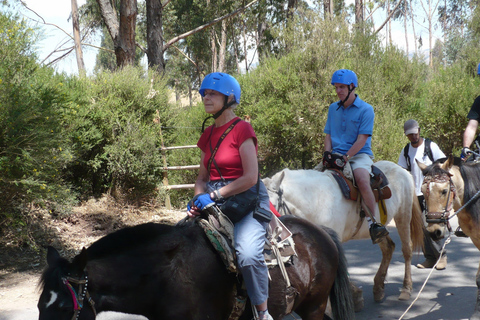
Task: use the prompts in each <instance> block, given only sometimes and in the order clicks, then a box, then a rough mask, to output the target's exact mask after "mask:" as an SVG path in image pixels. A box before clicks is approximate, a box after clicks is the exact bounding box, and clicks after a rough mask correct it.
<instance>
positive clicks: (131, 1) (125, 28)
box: [114, 0, 137, 67]
mask: <svg viewBox="0 0 480 320" xmlns="http://www.w3.org/2000/svg"><path fill="white" fill-rule="evenodd" d="M136 23H137V0H121V1H120V29H119V32H118V39H117V41H115V42H114V43H115V56H116V57H117V66H119V67H124V66H126V65H132V66H133V65H134V63H135V27H136Z"/></svg>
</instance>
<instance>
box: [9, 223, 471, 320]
mask: <svg viewBox="0 0 480 320" xmlns="http://www.w3.org/2000/svg"><path fill="white" fill-rule="evenodd" d="M456 226H457V224H456V221H452V227H453V228H454V229H455V228H456ZM389 230H390V232H391V237H392V239H393V241H394V242H395V243H396V244H397V247H396V249H395V252H394V255H393V259H392V263H391V265H390V268H389V272H388V275H387V284H386V287H385V294H386V298H385V301H384V302H382V303H376V302H374V301H373V293H372V287H373V277H374V275H375V273H376V271H377V269H378V265H379V263H380V259H381V252H380V249H379V248H378V246H374V245H372V244H371V242H370V240H356V241H350V242H347V243H345V244H344V248H345V252H346V255H347V260H348V261H349V266H350V269H349V270H350V276H351V278H352V280H353V281H355V283H356V284H357V285H359V286H362V288H363V296H364V299H365V308H364V309H363V310H362V311H361V312H359V313H357V314H356V319H357V320H374V319H387V320H396V319H399V318H400V317H401V316H402V314H403V313H404V312H405V311H406V310H407V308H408V307H409V306H410V304H411V303H412V301H413V300H414V299H415V298H416V296H417V294H418V292H419V290H420V288H421V287H422V285H423V283H424V281H425V280H426V279H427V277H428V275H429V273H430V269H417V268H416V267H412V277H413V282H414V284H413V285H414V291H413V295H412V299H411V300H410V301H399V300H397V297H398V295H399V292H400V291H399V290H400V288H401V286H402V281H403V273H404V263H403V257H402V253H401V248H400V239H399V237H398V233H397V231H396V229H395V227H389ZM447 250H448V266H447V269H446V270H442V271H438V270H435V271H433V273H432V274H431V276H430V279H429V281H428V282H427V284H426V286H425V288H424V290H423V292H422V293H421V295H420V297H419V298H418V300H417V301H416V303H415V304H414V305H413V307H412V308H411V309H410V311H409V312H408V313H407V314H406V315H405V316H404V317H403V319H410V320H464V319H469V317H470V316H471V314H472V313H473V308H474V304H475V300H476V286H475V274H476V271H477V268H478V263H479V260H480V252H479V251H478V250H477V249H476V248H475V246H474V245H473V244H472V243H471V241H470V240H469V239H466V238H457V237H455V236H453V237H452V241H451V242H450V244H448V245H447ZM422 261H423V255H422V254H418V255H416V256H415V257H414V261H413V264H414V265H416V264H417V263H419V262H422ZM36 303H37V301H36V300H35V301H34V299H30V300H29V301H28V305H30V304H31V307H28V308H25V307H22V308H18V310H14V311H10V312H2V313H0V320H35V319H38V312H37V310H36ZM0 309H1V308H0ZM97 319H99V320H127V319H128V320H144V319H146V318H144V317H139V316H132V315H123V314H118V313H113V312H105V313H102V314H100V315H99V317H98V318H97ZM287 319H288V320H292V319H299V317H298V316H297V317H296V318H293V317H288V318H285V319H284V320H287Z"/></svg>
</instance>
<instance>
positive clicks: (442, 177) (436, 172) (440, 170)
mask: <svg viewBox="0 0 480 320" xmlns="http://www.w3.org/2000/svg"><path fill="white" fill-rule="evenodd" d="M417 164H418V166H419V167H420V169H421V170H422V172H423V175H424V180H423V184H422V193H423V196H424V197H425V211H426V212H425V218H426V221H427V231H428V232H429V233H430V235H431V236H432V239H434V240H438V239H442V238H443V237H444V236H445V229H446V228H448V229H450V223H449V221H448V219H449V217H450V215H452V214H453V212H454V209H453V204H454V201H455V197H456V188H455V184H454V183H453V181H452V176H453V174H452V173H451V172H450V171H451V169H452V166H453V157H449V158H448V159H447V161H445V162H444V163H439V162H435V163H434V164H432V165H430V166H426V165H424V164H423V163H421V162H418V161H417Z"/></svg>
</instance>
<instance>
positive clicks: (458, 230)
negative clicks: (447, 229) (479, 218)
mask: <svg viewBox="0 0 480 320" xmlns="http://www.w3.org/2000/svg"><path fill="white" fill-rule="evenodd" d="M455 235H456V236H457V237H464V238H468V236H467V235H466V234H465V232H463V230H462V229H461V228H460V227H458V228H457V229H456V230H455Z"/></svg>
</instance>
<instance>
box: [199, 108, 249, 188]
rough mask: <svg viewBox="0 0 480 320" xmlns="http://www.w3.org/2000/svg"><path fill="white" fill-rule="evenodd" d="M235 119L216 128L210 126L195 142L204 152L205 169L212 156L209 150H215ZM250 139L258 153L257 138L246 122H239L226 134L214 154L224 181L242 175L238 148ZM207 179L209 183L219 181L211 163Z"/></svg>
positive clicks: (218, 175)
mask: <svg viewBox="0 0 480 320" xmlns="http://www.w3.org/2000/svg"><path fill="white" fill-rule="evenodd" d="M236 119H238V117H236V118H234V119H232V120H231V121H229V122H228V123H226V124H224V125H223V126H221V127H218V128H217V127H215V125H212V126H210V127H208V128H207V129H206V130H205V131H204V132H203V134H202V136H201V137H200V139H199V140H198V142H197V146H198V147H199V148H200V149H201V150H202V151H203V152H205V160H204V165H205V168H207V166H208V162H209V160H210V156H211V155H212V152H211V150H214V149H215V147H216V145H217V142H218V140H219V139H220V137H221V136H222V134H223V133H224V132H225V130H227V128H228V127H229V126H230V125H231V124H232V123H233V122H234V121H235V120H236ZM212 130H213V132H212ZM250 138H252V139H253V143H254V144H255V151H258V150H257V137H256V135H255V132H254V131H253V128H252V126H251V125H250V123H248V122H245V121H240V122H238V123H237V124H236V125H235V127H233V129H232V130H231V131H230V132H229V133H228V134H227V136H226V137H225V139H223V141H222V143H221V144H220V147H219V148H218V150H217V153H216V154H215V162H216V163H217V166H218V168H219V169H220V172H221V174H222V176H223V178H224V179H237V178H239V177H241V176H242V175H243V168H242V159H241V157H240V146H241V145H242V143H244V142H245V141H246V140H247V139H250ZM210 146H211V149H210ZM207 170H208V168H207ZM209 179H210V180H211V181H214V180H220V179H221V177H220V174H219V173H218V171H217V168H216V167H215V165H214V164H213V161H212V165H211V168H210V177H209Z"/></svg>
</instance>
